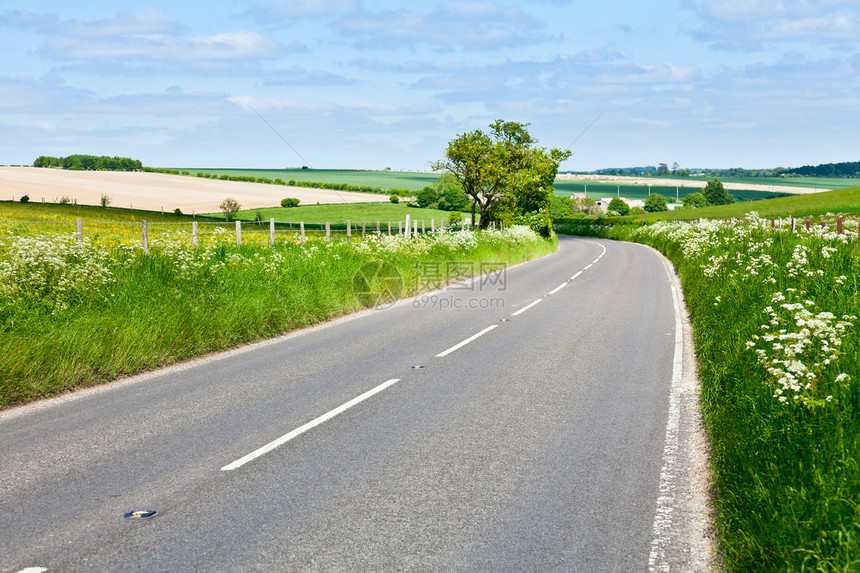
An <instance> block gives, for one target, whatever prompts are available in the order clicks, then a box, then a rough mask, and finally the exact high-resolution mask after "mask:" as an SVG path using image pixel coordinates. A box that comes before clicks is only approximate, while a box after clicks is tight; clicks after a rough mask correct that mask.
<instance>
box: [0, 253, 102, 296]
mask: <svg viewBox="0 0 860 573" xmlns="http://www.w3.org/2000/svg"><path fill="white" fill-rule="evenodd" d="M109 267H110V261H109V257H108V255H107V253H106V252H104V251H102V250H100V249H97V248H95V247H93V246H92V245H91V244H90V243H88V242H84V243H78V242H77V240H76V239H75V238H74V236H72V237H59V236H57V237H15V236H12V237H7V238H3V239H0V306H7V305H10V304H15V303H17V302H20V301H24V300H36V301H41V302H43V303H46V304H48V305H52V306H54V307H55V309H57V310H62V309H64V308H66V306H67V305H68V303H69V302H71V301H72V300H74V299H76V298H81V297H86V296H89V295H92V294H94V293H96V292H98V290H99V289H100V288H101V287H102V286H103V285H105V284H107V283H109V282H113V281H114V280H115V279H114V274H113V272H112V271H111V269H110V268H109Z"/></svg>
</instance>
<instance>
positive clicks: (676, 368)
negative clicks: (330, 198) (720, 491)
mask: <svg viewBox="0 0 860 573" xmlns="http://www.w3.org/2000/svg"><path fill="white" fill-rule="evenodd" d="M664 265H665V268H666V274H667V275H668V276H669V280H670V281H671V285H672V302H673V306H674V310H675V355H674V359H673V361H672V386H671V389H670V390H669V416H668V419H667V420H666V440H665V442H664V446H663V465H662V467H661V469H660V484H659V487H658V496H657V508H656V512H655V514H654V525H653V527H652V528H651V537H652V540H651V552H650V554H649V555H648V571H649V572H652V573H653V572H667V571H669V562H668V561H667V559H666V549H667V547H668V545H669V541H670V538H669V535H670V532H671V530H672V513H673V511H674V505H675V481H676V472H677V468H676V467H675V466H676V464H677V454H678V445H679V444H678V428H679V426H680V416H681V398H680V387H681V381H682V375H683V370H684V334H683V330H682V329H683V323H682V321H681V302H680V296H679V294H678V289H677V287H676V286H675V282H674V277H673V276H672V273H671V271H670V269H669V265H668V263H666V262H665V261H664Z"/></svg>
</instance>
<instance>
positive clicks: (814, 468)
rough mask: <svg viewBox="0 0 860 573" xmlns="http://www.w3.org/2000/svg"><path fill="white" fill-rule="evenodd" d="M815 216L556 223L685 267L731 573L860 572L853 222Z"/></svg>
mask: <svg viewBox="0 0 860 573" xmlns="http://www.w3.org/2000/svg"><path fill="white" fill-rule="evenodd" d="M855 192H856V191H855ZM833 193H835V194H839V193H843V192H840V191H834V192H833ZM813 197H818V196H806V197H803V198H804V199H809V198H813ZM791 199H795V198H791ZM797 199H801V198H800V197H798V198H797ZM785 200H788V198H786V199H785ZM855 205H856V203H855ZM729 207H731V206H729ZM829 210H830V211H832V212H838V209H836V208H833V205H831V209H829ZM702 211H704V210H702ZM819 219H820V220H821V221H823V222H824V223H825V225H826V227H825V228H822V227H820V226H819V225H818V224H816V225H814V226H812V227H811V228H810V229H809V230H807V229H806V228H805V226H804V225H799V226H797V228H796V229H795V230H793V231H792V229H791V224H790V220H789V219H787V218H786V219H782V220H779V221H776V222H775V224H773V225H772V223H771V220H770V219H769V218H768V219H762V218H759V217H758V216H757V215H756V214H755V213H746V220H739V221H738V220H736V221H732V222H728V223H725V222H723V221H719V220H718V221H714V220H701V221H695V222H656V223H653V224H645V225H636V224H623V223H619V224H615V225H605V224H593V223H587V222H586V223H581V222H580V223H577V222H575V221H574V222H570V223H569V224H567V225H565V226H564V228H563V229H560V231H561V230H563V231H565V232H568V233H571V234H579V235H591V236H602V237H608V238H613V239H620V240H628V241H636V242H641V243H645V244H649V245H651V246H654V247H656V248H657V249H659V250H660V251H662V252H663V253H664V254H665V255H666V256H668V257H669V258H670V259H671V260H672V262H673V263H674V265H675V268H676V269H677V271H678V273H679V275H680V276H681V280H682V284H683V288H684V295H685V298H686V300H687V306H688V309H689V311H690V317H691V322H692V326H693V335H694V339H695V345H696V354H697V359H698V364H699V375H700V378H701V381H702V405H703V413H704V416H705V422H706V426H707V429H708V435H709V437H710V440H711V446H712V450H713V454H712V458H711V468H712V472H713V477H714V485H715V488H716V489H715V504H716V509H717V513H716V515H717V523H716V530H717V532H718V536H719V551H720V553H721V555H722V559H723V560H724V563H725V568H726V570H729V571H857V570H860V464H858V460H860V329H858V316H860V290H858V289H860V241H858V236H857V229H858V218H857V217H856V216H851V217H848V218H846V219H845V220H843V227H844V228H843V232H842V233H838V232H837V217H836V216H834V215H829V216H825V217H820V218H819Z"/></svg>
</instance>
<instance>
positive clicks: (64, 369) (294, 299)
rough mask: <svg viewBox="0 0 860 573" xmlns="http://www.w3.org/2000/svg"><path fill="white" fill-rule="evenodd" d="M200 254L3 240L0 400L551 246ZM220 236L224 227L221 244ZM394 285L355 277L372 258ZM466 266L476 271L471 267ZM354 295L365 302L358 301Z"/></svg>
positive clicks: (171, 242)
mask: <svg viewBox="0 0 860 573" xmlns="http://www.w3.org/2000/svg"><path fill="white" fill-rule="evenodd" d="M220 237H221V239H220V241H217V240H216V241H213V242H210V243H207V244H206V245H202V246H201V247H200V248H199V249H194V248H193V247H192V245H191V244H190V237H189V236H188V235H179V234H177V235H175V236H172V237H164V238H158V239H153V241H152V243H151V245H150V252H149V253H144V252H143V251H142V249H140V248H139V247H138V246H136V244H135V245H134V246H128V245H125V246H119V247H115V248H110V249H108V248H104V247H101V246H99V245H98V244H97V243H94V242H93V241H91V240H87V241H85V242H84V243H83V244H79V243H77V242H76V241H75V239H74V238H73V237H69V236H57V235H52V236H6V237H2V238H0V336H2V342H3V344H2V346H0V407H3V406H8V405H10V404H15V403H21V402H26V401H29V400H33V399H36V398H39V397H43V396H51V395H54V394H57V393H59V392H63V391H66V390H72V389H74V388H77V387H80V386H88V385H92V384H97V383H99V382H103V381H106V380H110V379H113V378H117V377H120V376H123V375H128V374H132V373H135V372H140V371H144V370H148V369H152V368H157V367H159V366H164V365H167V364H171V363H174V362H176V361H179V360H182V359H185V358H189V357H193V356H198V355H201V354H205V353H207V352H212V351H216V350H221V349H224V348H229V347H231V346H235V345H238V344H242V343H245V342H249V341H253V340H260V339H263V338H266V337H271V336H275V335H277V334H280V333H283V332H286V331H289V330H292V329H296V328H301V327H303V326H307V325H309V324H314V323H317V322H320V321H324V320H327V319H330V318H333V317H336V316H339V315H342V314H345V313H348V312H352V311H355V310H359V309H361V308H364V307H366V306H368V305H373V304H375V303H377V302H382V301H384V300H386V297H388V296H390V293H397V294H399V295H401V296H411V295H415V294H418V292H419V288H425V289H426V288H429V287H434V286H441V283H442V282H445V281H447V280H454V279H456V278H461V277H460V276H439V275H438V270H437V271H436V272H435V273H433V274H432V275H431V276H421V274H420V271H421V270H423V269H430V271H432V270H433V269H434V268H435V269H438V268H440V267H439V266H436V265H429V264H426V263H429V262H434V263H435V262H438V263H440V264H441V268H450V269H454V268H456V269H460V270H461V271H462V269H463V267H461V266H458V265H448V264H447V263H448V262H465V263H471V262H476V263H477V262H493V263H502V264H513V263H517V262H520V261H523V260H526V259H529V258H532V257H536V256H540V255H543V254H547V253H549V252H551V251H553V250H554V249H555V247H556V243H555V242H554V241H545V240H543V239H540V238H539V237H538V236H537V235H535V234H534V233H533V232H532V231H531V230H529V229H528V228H526V227H512V228H510V229H505V230H503V231H485V232H474V233H473V232H456V233H436V234H428V235H422V236H419V237H417V238H413V239H409V240H407V239H405V238H403V237H400V236H392V237H388V236H386V235H383V236H382V237H380V238H373V239H368V240H366V241H356V242H353V243H348V242H345V241H337V242H326V241H324V240H319V241H309V242H308V243H306V244H304V245H302V244H300V243H297V242H283V243H279V244H277V245H276V246H275V247H274V248H269V247H262V246H255V245H243V246H242V247H241V248H238V247H236V246H235V242H234V238H233V236H232V235H230V234H229V233H223V234H221V235H220ZM217 238H218V235H216V239H217ZM368 263H370V264H372V265H373V264H376V265H378V264H380V263H385V264H387V265H390V266H387V268H388V269H396V272H394V273H393V274H392V273H388V275H387V276H389V277H391V276H394V277H395V279H396V277H400V278H399V279H398V280H394V279H392V280H393V282H392V280H377V281H372V282H371V283H369V284H368V283H366V282H361V281H359V282H360V283H361V284H359V283H356V277H357V276H359V275H360V273H359V270H360V269H362V268H363V266H364V265H366V264H368ZM465 267H466V269H468V268H469V265H465ZM357 294H358V296H357Z"/></svg>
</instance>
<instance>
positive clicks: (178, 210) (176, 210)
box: [173, 207, 182, 215]
mask: <svg viewBox="0 0 860 573" xmlns="http://www.w3.org/2000/svg"><path fill="white" fill-rule="evenodd" d="M173 214H174V215H181V214H182V210H181V209H180V208H179V207H177V208H176V209H174V210H173Z"/></svg>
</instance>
